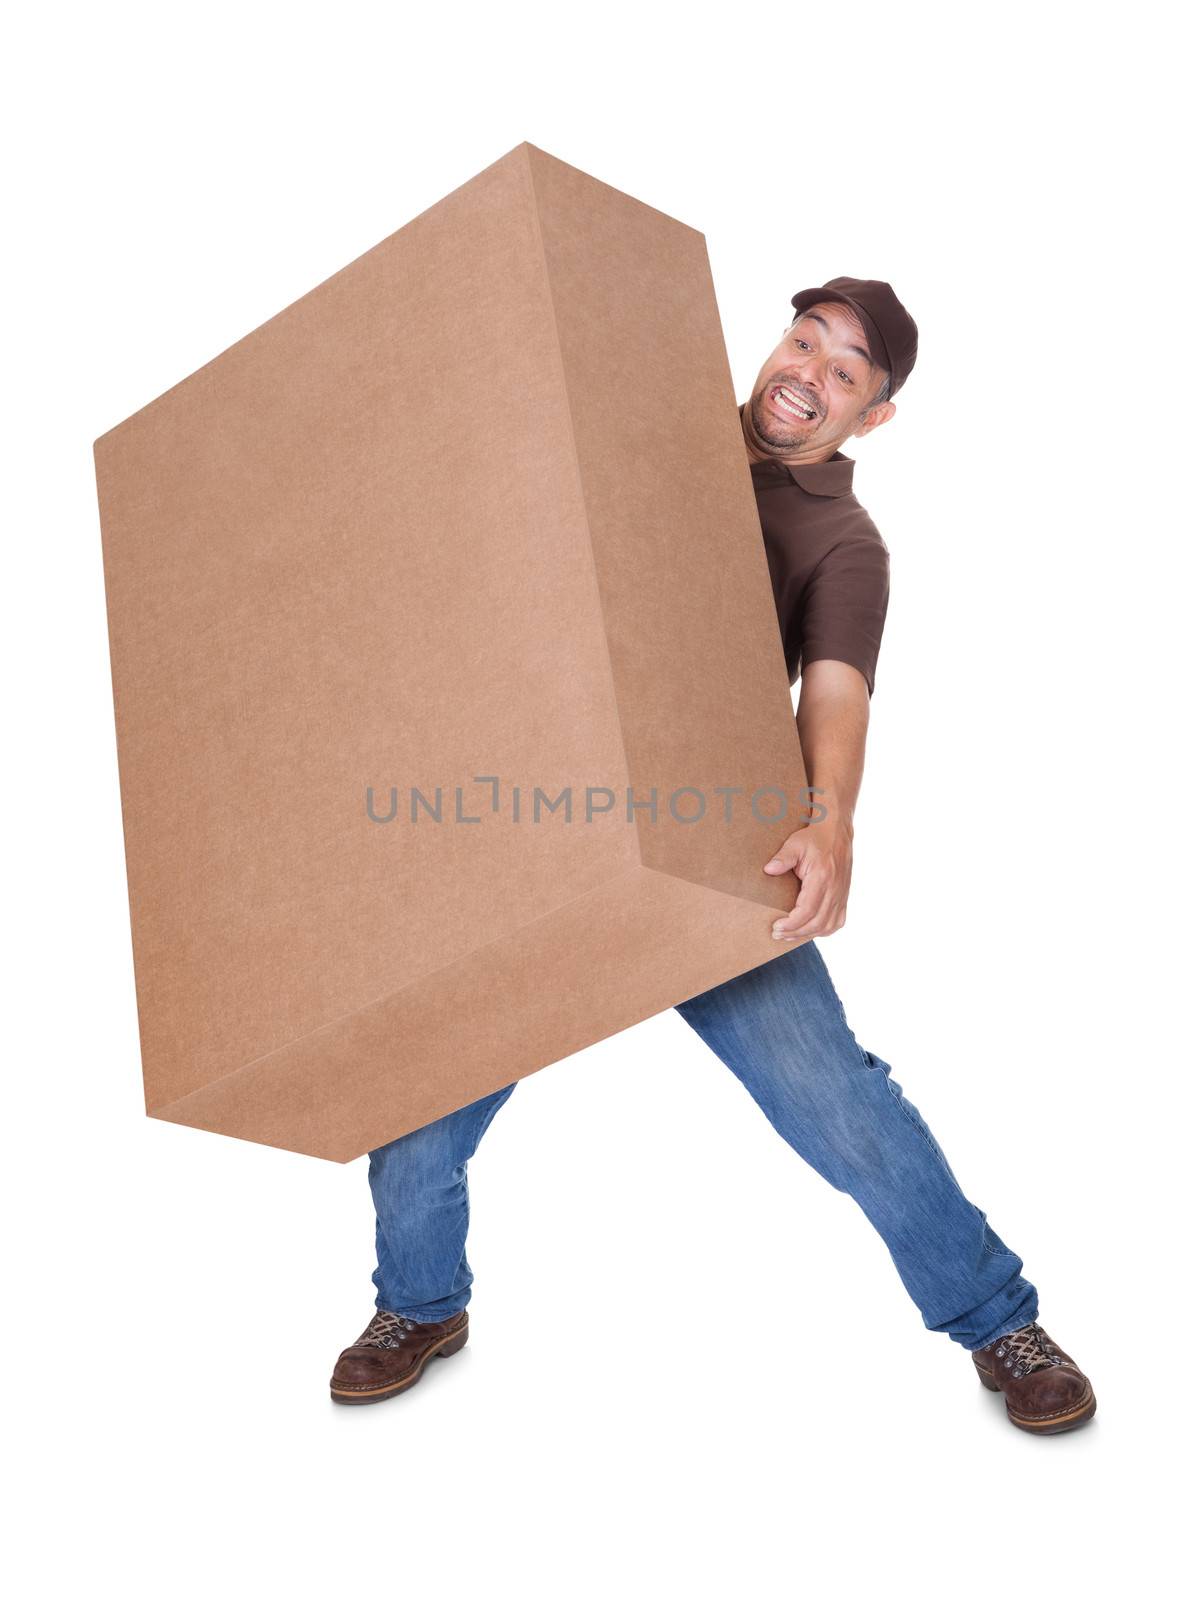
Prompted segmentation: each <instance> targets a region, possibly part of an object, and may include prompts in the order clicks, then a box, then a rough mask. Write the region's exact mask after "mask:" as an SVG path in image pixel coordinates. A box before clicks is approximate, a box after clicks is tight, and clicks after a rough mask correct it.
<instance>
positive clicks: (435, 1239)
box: [330, 278, 1095, 1433]
mask: <svg viewBox="0 0 1185 1600" xmlns="http://www.w3.org/2000/svg"><path fill="white" fill-rule="evenodd" d="M792 304H793V306H794V308H795V311H796V312H797V316H796V318H795V321H794V323H793V324H792V326H791V327H789V328H788V329H786V330H785V333H784V336H783V339H782V342H781V343H780V344H779V345H778V346H777V348H776V349H775V350H774V351H773V353H772V354H771V355H770V357H769V359H768V360H767V361H766V363H765V365H764V366H763V367H762V369H761V371H760V373H759V374H758V376H757V381H756V383H755V384H754V387H753V392H752V394H751V396H750V398H749V400H748V401H746V402H745V404H744V405H743V406H741V407H740V408H739V410H740V424H741V429H742V433H743V436H744V439H745V444H746V447H747V450H748V456H749V463H750V472H751V474H752V478H753V488H754V493H755V495H756V498H757V506H758V511H759V513H760V518H761V525H762V531H763V534H764V538H765V546H766V555H767V558H768V561H769V569H770V577H771V580H772V582H773V586H774V597H775V602H776V605H777V612H778V619H779V623H780V627H781V633H782V643H783V647H784V650H785V654H786V663H787V667H788V670H789V672H790V679H791V682H794V680H795V679H796V678H798V676H799V674H800V673H801V678H802V685H801V690H800V695H799V704H798V711H797V724H798V734H799V739H800V742H801V745H802V753H803V759H804V762H805V765H806V771H807V776H808V780H809V782H810V784H811V786H812V789H813V790H814V792H815V793H817V794H819V795H820V796H821V797H823V799H824V807H823V808H820V809H823V810H824V815H823V816H822V817H821V818H820V819H819V820H815V821H812V822H811V823H810V824H809V825H808V826H805V827H801V828H799V829H798V830H797V831H796V832H794V833H792V834H791V835H790V837H789V838H788V839H787V840H786V841H785V843H784V844H783V845H782V847H781V849H780V850H779V851H778V853H777V855H776V856H775V857H774V858H773V859H772V860H771V861H769V862H768V863H767V864H766V867H765V870H766V871H767V872H768V873H771V874H777V873H785V872H793V873H795V875H796V876H797V877H798V878H799V880H800V881H801V890H800V893H799V895H798V899H797V902H796V904H795V906H794V909H793V911H791V912H790V913H788V914H787V915H785V916H782V917H779V918H778V919H777V920H776V921H775V923H774V924H773V927H772V930H771V931H772V936H773V938H774V939H793V940H796V941H800V942H798V943H796V945H795V947H794V948H793V949H791V950H788V951H787V952H786V953H785V954H784V955H781V956H779V957H777V958H776V959H775V960H773V961H769V962H766V963H765V964H764V965H762V966H759V967H756V968H754V969H753V970H752V971H750V972H746V973H742V974H741V976H739V977H737V978H733V979H731V980H730V981H728V982H727V983H723V984H720V985H719V986H718V987H716V988H713V989H709V990H708V991H707V992H705V993H703V994H700V995H697V996H695V997H694V998H693V999H690V1000H687V1001H685V1002H683V1003H682V1004H681V1005H678V1006H676V1007H675V1009H676V1011H678V1012H679V1014H680V1016H682V1017H683V1018H684V1019H685V1020H686V1021H687V1022H688V1023H690V1025H691V1026H692V1027H693V1028H694V1029H695V1031H696V1032H697V1033H698V1034H699V1035H700V1037H701V1038H702V1039H703V1040H704V1041H705V1043H706V1044H707V1045H708V1046H709V1047H710V1048H711V1049H712V1050H713V1051H714V1053H715V1054H716V1055H717V1056H718V1057H719V1058H720V1059H721V1060H722V1061H723V1062H724V1063H725V1065H726V1066H727V1067H729V1068H730V1069H731V1071H732V1072H734V1073H735V1074H736V1076H737V1077H738V1078H739V1079H740V1081H741V1082H742V1083H743V1084H744V1085H745V1088H746V1089H747V1090H748V1091H749V1093H750V1094H751V1095H752V1096H753V1098H754V1099H755V1100H756V1102H757V1104H758V1105H759V1106H760V1107H761V1109H762V1111H764V1113H765V1115H766V1116H767V1117H768V1118H769V1120H770V1122H771V1123H772V1124H773V1126H774V1127H775V1128H776V1129H777V1131H778V1133H779V1134H781V1136H782V1137H783V1138H784V1139H785V1140H786V1141H787V1143H788V1144H790V1145H792V1146H793V1148H794V1149H795V1150H797V1151H798V1153H799V1155H801V1156H802V1157H803V1159H804V1160H806V1161H807V1162H809V1163H810V1165H811V1166H812V1167H814V1168H815V1170H816V1171H817V1172H819V1173H821V1174H822V1176H823V1177H824V1178H826V1179H827V1181H828V1182H829V1183H831V1184H832V1185H834V1187H836V1188H837V1189H840V1190H841V1191H843V1192H844V1193H846V1194H849V1195H851V1196H852V1198H853V1199H854V1200H855V1201H856V1203H857V1204H858V1205H859V1206H860V1208H861V1210H862V1211H863V1212H864V1214H865V1215H866V1216H867V1217H868V1219H869V1221H870V1222H871V1223H872V1225H873V1227H874V1228H876V1230H877V1232H878V1233H879V1234H880V1236H881V1238H882V1239H883V1240H884V1242H885V1244H886V1246H887V1247H888V1249H889V1252H890V1254H891V1256H892V1258H893V1262H894V1265H895V1266H896V1268H897V1271H898V1273H899V1274H900V1276H901V1280H902V1282H903V1283H904V1285H905V1288H906V1291H907V1292H908V1294H909V1295H910V1297H911V1299H912V1300H913V1302H914V1304H915V1305H916V1306H917V1307H918V1309H919V1311H920V1312H921V1314H922V1318H923V1321H924V1323H925V1326H926V1327H927V1328H929V1329H931V1330H933V1331H935V1332H939V1333H946V1334H948V1335H949V1337H950V1338H951V1339H953V1340H954V1341H955V1342H956V1343H957V1344H959V1345H961V1346H962V1347H963V1348H964V1349H965V1350H968V1351H969V1352H970V1353H971V1357H972V1361H973V1362H974V1365H975V1369H976V1371H977V1373H978V1374H979V1378H980V1380H981V1382H982V1383H984V1384H985V1385H986V1386H987V1387H988V1388H989V1389H992V1390H998V1391H1002V1392H1003V1394H1004V1397H1005V1403H1006V1408H1007V1414H1008V1417H1009V1419H1010V1420H1011V1421H1012V1422H1013V1423H1015V1424H1016V1425H1017V1426H1018V1427H1020V1428H1023V1429H1026V1430H1027V1431H1029V1432H1032V1433H1057V1432H1062V1431H1064V1430H1066V1429H1068V1428H1073V1427H1077V1426H1079V1425H1080V1424H1082V1423H1084V1422H1086V1421H1087V1420H1088V1419H1089V1418H1090V1417H1092V1416H1093V1415H1094V1412H1095V1397H1094V1392H1093V1389H1092V1387H1091V1384H1090V1381H1089V1380H1088V1379H1087V1377H1086V1376H1085V1374H1084V1373H1083V1372H1082V1370H1081V1369H1080V1368H1079V1367H1078V1366H1077V1365H1076V1364H1075V1363H1074V1361H1073V1360H1072V1359H1071V1358H1070V1357H1069V1356H1068V1355H1067V1354H1066V1352H1065V1351H1064V1350H1062V1349H1061V1348H1060V1347H1059V1346H1058V1345H1056V1344H1055V1343H1054V1342H1053V1340H1052V1339H1050V1338H1049V1336H1048V1334H1046V1333H1045V1331H1044V1329H1043V1328H1042V1327H1041V1326H1040V1325H1039V1324H1038V1323H1037V1322H1036V1320H1035V1319H1036V1316H1037V1291H1036V1289H1035V1288H1034V1287H1033V1285H1032V1284H1031V1283H1029V1282H1028V1281H1027V1280H1026V1279H1025V1278H1023V1277H1022V1276H1021V1267H1022V1265H1023V1263H1022V1262H1021V1259H1020V1257H1019V1256H1017V1255H1016V1254H1014V1252H1013V1251H1012V1250H1010V1249H1009V1248H1008V1246H1007V1245H1006V1244H1005V1243H1004V1242H1003V1240H1002V1239H1001V1238H1000V1237H999V1236H998V1235H997V1234H996V1233H995V1232H994V1231H993V1230H992V1228H991V1227H990V1226H989V1224H988V1221H987V1217H986V1215H985V1214H984V1212H983V1211H981V1210H980V1209H979V1208H978V1207H977V1206H975V1205H973V1204H972V1203H971V1202H970V1201H969V1200H968V1199H967V1197H966V1196H965V1195H964V1194H963V1192H962V1190H961V1189H960V1187H959V1185H958V1183H957V1181H956V1180H955V1177H954V1174H953V1173H952V1171H951V1169H950V1167H949V1165H948V1164H947V1162H946V1159H945V1157H944V1156H943V1154H942V1152H941V1150H940V1149H939V1147H938V1144H937V1143H936V1141H935V1139H934V1136H933V1135H932V1133H931V1132H930V1130H929V1128H928V1127H927V1125H926V1123H925V1122H924V1121H923V1120H922V1118H921V1116H920V1115H919V1113H918V1112H917V1110H916V1109H915V1108H914V1106H913V1105H912V1104H911V1103H910V1102H909V1101H908V1100H907V1099H906V1098H905V1096H904V1095H903V1094H902V1092H901V1087H900V1085H899V1084H898V1083H897V1081H896V1080H895V1079H894V1078H893V1077H892V1076H891V1068H890V1066H889V1064H888V1063H887V1062H885V1061H883V1060H881V1058H880V1057H878V1056H876V1055H873V1054H872V1053H871V1052H870V1051H867V1050H864V1049H863V1048H862V1047H861V1046H860V1045H859V1044H858V1043H857V1041H856V1039H855V1037H854V1035H853V1034H852V1032H851V1030H850V1029H849V1027H848V1025H847V1020H846V1018H845V1015H844V1011H843V1006H842V1005H841V1003H840V1000H839V997H838V996H837V994H836V992H835V989H834V987H833V985H832V983H831V979H830V976H829V974H828V971H827V968H826V965H825V963H824V961H823V957H822V955H821V954H820V953H819V950H818V947H817V945H816V944H815V943H814V940H815V939H816V938H819V937H825V936H826V935H827V934H830V933H834V932H835V931H836V930H837V929H838V928H841V927H842V926H843V923H844V915H845V907H846V903H847V898H848V891H849V886H850V882H851V870H852V819H853V815H854V812H855V807H856V798H857V794H858V792H859V787H860V781H861V777H862V773H863V765H864V748H865V740H866V736H867V730H868V716H869V702H870V698H871V695H872V692H873V688H874V680H875V670H876V662H877V656H878V653H879V650H880V642H881V634H882V629H883V626H884V620H885V612H886V607H887V604H888V594H889V559H888V551H887V550H886V548H885V545H884V543H883V541H882V540H881V537H880V535H879V533H878V532H877V530H876V528H875V526H874V524H873V523H872V521H871V519H870V518H869V516H868V514H867V512H866V511H865V510H864V508H863V507H862V506H861V505H860V503H859V501H858V500H857V499H856V498H855V496H854V495H853V493H852V474H853V465H854V464H853V462H852V461H851V459H850V458H849V457H847V456H844V455H843V454H841V452H840V446H841V445H842V444H843V443H844V442H845V441H846V440H847V439H849V438H852V437H855V438H860V437H862V436H863V435H864V434H867V433H870V432H871V431H872V429H873V428H877V427H880V426H882V425H883V424H884V423H886V422H888V421H889V419H890V418H891V417H892V416H893V414H894V412H895V410H896V407H895V406H894V404H893V400H892V396H893V395H894V394H895V393H896V392H897V390H899V389H900V387H901V385H902V384H903V383H904V382H905V379H906V378H907V377H908V375H909V373H910V371H911V370H912V368H913V365H914V361H915V359H916V355H917V328H916V325H915V324H914V321H913V319H912V318H911V317H910V315H909V313H908V312H907V311H906V310H905V308H904V306H903V305H902V304H901V302H900V301H899V300H898V299H897V296H896V295H895V294H894V293H893V290H892V289H891V288H890V286H889V285H888V284H887V283H882V282H879V281H877V280H864V279H854V278H832V279H830V280H829V281H828V282H827V283H826V284H825V285H823V287H822V288H818V289H806V290H803V291H801V292H800V293H799V294H796V295H795V296H794V298H793V302H792ZM804 940H805V941H806V942H801V941H804ZM514 1088H515V1085H514V1084H510V1085H508V1086H507V1087H506V1088H504V1089H500V1090H498V1091H497V1092H495V1093H494V1094H490V1095H487V1096H485V1097H484V1098H483V1099H480V1100H477V1101H475V1102H473V1103H472V1104H471V1105H468V1106H465V1107H462V1108H461V1109H460V1110H458V1111H454V1112H451V1113H450V1114H449V1115H448V1116H445V1117H441V1118H440V1119H439V1120H437V1121H436V1122H432V1123H429V1124H428V1125H427V1126H426V1127H423V1128H419V1129H417V1130H416V1131H414V1132H412V1133H409V1134H406V1135H404V1136H403V1137H402V1138H399V1139H396V1140H394V1141H392V1142H391V1143H390V1144H387V1145H384V1146H383V1147H382V1148H380V1149H377V1150H374V1151H372V1152H371V1155H370V1184H371V1192H372V1194H373V1197H374V1203H375V1210H376V1213H377V1230H376V1243H377V1254H378V1265H377V1268H376V1270H375V1273H374V1284H375V1287H376V1289H377V1295H376V1300H375V1303H376V1306H377V1310H376V1313H375V1315H374V1317H373V1318H372V1320H371V1322H370V1324H369V1325H368V1327H367V1328H366V1329H365V1331H364V1332H363V1333H362V1334H361V1335H360V1336H359V1338H358V1340H357V1341H356V1343H354V1344H353V1345H351V1346H350V1347H349V1348H348V1349H347V1350H344V1351H343V1352H342V1353H341V1355H340V1357H339V1358H338V1361H337V1365H336V1367H335V1369H334V1373H333V1377H332V1379H331V1383H330V1393H331V1395H332V1397H333V1399H334V1400H336V1401H339V1402H341V1403H343V1404H353V1405H357V1404H365V1403H369V1402H373V1401H376V1400H386V1399H389V1398H391V1397H392V1396H394V1395H396V1394H400V1393H402V1392H403V1391H404V1390H405V1389H407V1388H409V1387H410V1386H411V1385H412V1384H413V1383H415V1382H417V1381H418V1380H419V1378H420V1376H421V1374H422V1373H423V1370H424V1367H425V1366H426V1364H427V1363H428V1361H429V1360H430V1359H431V1358H432V1357H433V1356H436V1355H440V1356H448V1355H452V1354H453V1353H454V1352H455V1351H457V1350H459V1349H460V1348H461V1347H462V1346H463V1345H464V1344H465V1342H466V1340H467V1339H468V1336H469V1314H468V1311H467V1310H466V1307H467V1305H468V1302H469V1299H470V1296H471V1284H472V1281H473V1274H472V1272H471V1270H470V1268H469V1263H468V1260H467V1258H466V1254H465V1238H466V1231H467V1226H468V1220H469V1190H468V1180H467V1163H468V1161H469V1158H470V1157H471V1156H472V1155H473V1153H474V1151H475V1150H476V1148H477V1146H478V1144H479V1142H480V1140H481V1138H482V1135H483V1134H484V1133H485V1130H486V1128H487V1127H488V1126H489V1124H490V1122H491V1120H492V1118H493V1117H494V1115H495V1113H496V1112H497V1111H498V1110H499V1108H500V1107H501V1106H502V1105H503V1104H504V1103H505V1101H506V1100H507V1098H508V1097H509V1095H510V1093H511V1091H512V1090H513V1089H514Z"/></svg>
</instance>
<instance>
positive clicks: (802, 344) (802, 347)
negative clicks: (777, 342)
mask: <svg viewBox="0 0 1185 1600" xmlns="http://www.w3.org/2000/svg"><path fill="white" fill-rule="evenodd" d="M794 343H795V344H796V345H797V346H798V348H799V349H800V350H809V349H810V345H809V344H808V343H807V342H806V340H805V339H795V341H794Z"/></svg>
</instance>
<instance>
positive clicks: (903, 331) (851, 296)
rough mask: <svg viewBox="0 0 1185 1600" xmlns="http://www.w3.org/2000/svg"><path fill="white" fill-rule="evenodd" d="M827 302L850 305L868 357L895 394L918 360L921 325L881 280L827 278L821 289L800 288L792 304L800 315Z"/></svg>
mask: <svg viewBox="0 0 1185 1600" xmlns="http://www.w3.org/2000/svg"><path fill="white" fill-rule="evenodd" d="M824 300H838V301H840V302H841V303H842V304H844V305H848V306H851V308H852V310H853V311H854V312H855V313H856V315H857V316H858V317H859V318H860V321H861V322H862V323H863V325H864V332H865V333H866V334H867V335H868V347H869V354H870V355H871V356H872V359H873V360H874V361H875V362H876V364H877V366H878V367H883V368H884V370H885V371H886V372H887V373H888V374H889V393H890V394H891V395H892V394H896V393H897V391H898V389H900V387H901V385H902V384H903V383H904V382H905V380H906V378H908V377H909V375H910V373H911V372H912V371H913V364H914V362H915V361H916V360H917V357H918V325H917V323H916V322H915V321H914V320H913V318H912V317H911V316H910V314H909V312H908V311H907V310H906V309H905V307H904V306H903V305H902V304H901V302H900V300H898V298H897V296H896V295H895V294H894V293H893V290H892V288H891V287H890V285H889V284H887V283H882V282H881V281H880V279H879V278H828V280H827V282H826V283H825V284H824V285H823V287H822V288H821V289H800V290H799V291H798V293H797V294H796V295H795V296H794V298H793V300H791V302H790V304H791V305H792V306H793V307H794V309H795V310H796V311H797V312H799V313H801V312H803V311H807V310H809V308H810V307H811V306H817V305H820V304H821V303H822V302H823V301H824Z"/></svg>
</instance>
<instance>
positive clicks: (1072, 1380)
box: [971, 1322, 1095, 1433]
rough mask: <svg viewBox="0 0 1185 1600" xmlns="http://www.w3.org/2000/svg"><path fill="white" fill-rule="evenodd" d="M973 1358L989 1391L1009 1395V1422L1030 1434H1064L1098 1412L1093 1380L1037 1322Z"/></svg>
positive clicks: (1004, 1338) (1007, 1405) (977, 1353)
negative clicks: (1092, 1386) (1096, 1410)
mask: <svg viewBox="0 0 1185 1600" xmlns="http://www.w3.org/2000/svg"><path fill="white" fill-rule="evenodd" d="M971 1359H972V1361H974V1363H975V1370H976V1372H978V1373H979V1381H980V1383H982V1384H983V1386H984V1388H985V1389H991V1390H993V1391H1003V1394H1004V1402H1005V1406H1006V1409H1007V1411H1008V1420H1009V1422H1014V1423H1015V1424H1016V1426H1017V1427H1018V1428H1025V1429H1027V1431H1028V1432H1029V1433H1064V1432H1065V1431H1066V1429H1067V1428H1077V1427H1080V1426H1081V1425H1082V1423H1084V1422H1088V1421H1089V1420H1090V1418H1091V1417H1093V1416H1094V1414H1095V1398H1094V1390H1093V1389H1092V1388H1091V1386H1090V1379H1089V1378H1088V1377H1087V1376H1086V1374H1085V1373H1084V1372H1083V1371H1082V1369H1081V1367H1079V1366H1077V1365H1076V1363H1075V1362H1073V1361H1072V1360H1071V1359H1070V1357H1069V1356H1068V1355H1067V1354H1066V1352H1065V1351H1064V1350H1063V1349H1062V1348H1061V1347H1060V1346H1059V1345H1056V1344H1054V1342H1053V1340H1052V1339H1051V1338H1050V1337H1049V1335H1048V1334H1047V1333H1046V1331H1045V1329H1044V1328H1042V1327H1041V1326H1040V1325H1039V1324H1038V1323H1036V1322H1030V1323H1029V1325H1028V1327H1026V1328H1018V1329H1017V1331H1016V1332H1015V1333H1006V1334H1005V1335H1004V1337H1003V1338H1002V1339H997V1340H996V1341H995V1343H994V1344H989V1345H985V1346H984V1348H983V1349H982V1350H973V1351H972V1352H971Z"/></svg>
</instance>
